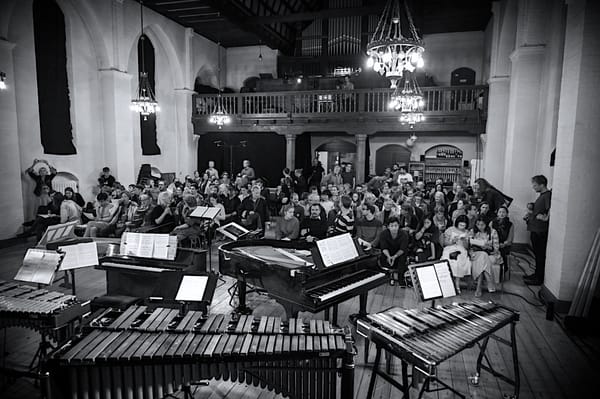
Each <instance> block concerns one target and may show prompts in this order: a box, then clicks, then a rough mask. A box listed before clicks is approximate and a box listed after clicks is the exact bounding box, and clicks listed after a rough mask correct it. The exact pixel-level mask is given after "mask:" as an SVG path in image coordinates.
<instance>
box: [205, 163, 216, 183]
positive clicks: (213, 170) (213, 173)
mask: <svg viewBox="0 0 600 399" xmlns="http://www.w3.org/2000/svg"><path fill="white" fill-rule="evenodd" d="M204 173H206V174H208V178H209V179H213V178H214V179H218V178H219V171H218V170H217V169H216V168H215V161H208V169H206V171H205V172H204Z"/></svg>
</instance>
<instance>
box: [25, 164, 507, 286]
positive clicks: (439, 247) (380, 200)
mask: <svg viewBox="0 0 600 399" xmlns="http://www.w3.org/2000/svg"><path fill="white" fill-rule="evenodd" d="M243 166H244V168H243V169H242V171H241V172H240V173H239V175H238V178H237V179H236V180H235V181H233V180H232V179H230V177H229V173H227V172H223V173H222V174H219V173H218V171H217V170H216V169H215V165H214V163H213V162H209V164H208V169H207V170H206V172H204V173H198V172H197V171H195V172H194V173H193V175H190V176H186V177H185V179H183V180H178V179H175V180H174V181H173V182H172V183H170V184H169V185H168V186H167V185H166V184H165V182H164V181H162V180H158V181H157V184H156V186H155V185H154V184H153V183H154V181H153V180H152V181H149V180H145V181H144V185H140V184H131V185H130V186H128V189H126V188H125V187H123V186H122V185H121V184H120V183H118V182H117V181H115V179H114V177H113V176H111V175H110V169H109V168H108V167H107V168H104V169H103V172H102V175H101V176H100V178H99V179H98V183H99V185H100V193H99V194H98V195H97V197H96V199H97V203H96V206H93V205H91V204H88V205H86V207H85V208H84V209H82V207H83V205H84V202H83V198H81V196H80V195H79V194H78V193H75V192H74V191H73V190H72V189H71V188H67V189H66V190H65V195H64V199H63V196H62V195H61V194H60V193H52V192H51V191H50V187H49V186H44V185H40V187H39V190H40V196H44V194H45V197H44V198H47V201H46V202H49V203H44V206H43V207H40V210H39V213H40V215H39V216H38V217H37V218H36V221H35V222H34V223H33V226H32V229H31V230H30V231H29V232H27V234H30V233H35V234H36V235H37V236H38V238H39V237H41V236H42V235H43V232H44V231H45V230H46V228H47V226H48V225H50V224H54V223H59V222H68V221H77V222H79V221H80V220H81V221H82V222H84V223H85V222H86V221H87V218H86V217H85V216H83V212H88V213H91V214H93V215H94V216H92V220H90V221H89V222H88V223H87V225H86V229H85V233H84V235H85V236H86V237H102V236H112V235H114V236H116V237H119V236H120V235H121V234H122V233H123V232H124V231H138V232H150V233H159V232H160V233H169V232H170V233H171V234H173V235H177V236H178V238H179V241H180V242H181V243H182V245H193V244H194V243H197V242H204V243H206V242H208V240H204V238H206V236H207V234H208V235H210V237H212V235H213V234H214V233H215V230H216V228H217V227H218V226H219V225H222V224H225V223H229V222H231V221H235V222H238V223H240V224H242V225H244V226H245V227H246V228H248V229H250V230H258V231H260V232H264V231H265V225H266V223H268V222H271V216H275V215H279V216H280V217H281V218H279V219H277V220H276V221H275V224H274V226H275V229H274V235H275V237H276V238H277V239H280V240H297V239H302V240H306V241H315V240H320V239H323V238H326V237H327V236H331V235H337V234H344V233H349V234H351V235H352V236H353V237H355V238H356V239H357V240H358V241H359V242H360V243H361V244H362V245H363V247H364V248H365V249H366V250H373V251H381V260H380V264H381V265H382V267H385V268H387V269H389V270H390V271H391V274H392V275H391V282H392V283H395V282H396V281H398V282H400V284H401V285H404V273H405V272H406V270H407V262H408V261H427V260H435V259H438V258H440V257H441V258H442V259H448V260H449V262H450V265H451V267H452V271H453V274H454V276H455V277H456V281H455V284H456V287H457V290H458V291H459V292H460V284H459V283H460V279H461V278H463V277H464V276H469V275H471V276H472V277H473V279H474V281H476V282H477V289H476V292H475V294H476V295H477V296H479V295H481V294H482V285H483V280H484V279H485V280H486V281H487V288H488V290H489V291H491V292H493V291H494V289H495V286H494V267H496V268H497V267H498V266H497V265H501V264H506V263H507V255H508V252H509V251H510V246H511V244H512V240H513V226H512V223H511V222H510V220H509V218H508V209H507V208H506V207H505V206H504V205H502V204H500V205H498V204H499V203H500V196H501V197H502V199H503V200H504V199H505V197H504V195H503V194H501V193H499V192H498V191H497V190H495V189H493V187H492V186H491V185H489V183H487V182H486V181H483V180H478V184H474V187H473V188H472V189H471V187H467V186H464V185H462V184H460V183H455V184H454V185H453V186H452V189H449V186H448V185H447V186H445V187H444V185H443V183H444V182H443V181H441V180H437V181H435V182H428V183H427V186H426V184H425V183H424V182H422V181H412V180H413V179H412V177H411V178H409V176H410V175H409V174H408V173H405V171H403V170H401V168H400V166H399V165H394V168H393V170H392V168H386V169H385V172H384V174H383V175H382V176H373V177H371V178H370V180H369V182H368V183H367V184H364V183H363V182H356V178H355V175H354V172H353V167H352V165H351V164H349V163H346V164H344V165H337V164H335V165H333V166H332V167H331V172H330V173H329V174H328V175H326V176H324V177H323V172H324V171H323V169H322V167H321V165H320V163H319V162H318V160H316V159H315V160H313V165H312V167H311V169H310V170H307V173H306V174H304V175H303V173H302V172H303V171H302V170H301V169H298V170H295V171H293V172H292V171H290V170H289V169H287V168H286V169H284V170H283V172H282V178H281V180H280V185H279V186H277V187H276V188H275V189H271V190H269V189H268V188H266V187H265V186H264V184H263V180H262V179H261V178H260V176H257V174H256V172H255V171H254V169H253V168H252V167H251V166H250V162H249V161H248V160H246V161H244V163H243ZM43 173H46V172H44V171H42V174H43ZM307 179H308V180H309V182H310V187H309V185H308V183H307ZM426 187H428V188H426ZM429 187H431V189H429ZM490 187H491V188H490ZM494 190H495V191H494ZM50 194H52V195H50ZM490 199H491V200H493V201H495V204H494V206H496V209H497V213H494V212H493V209H491V206H490V203H489V202H488V201H489V200H490ZM111 200H112V204H111ZM197 206H210V207H218V208H220V212H219V214H218V215H217V217H216V218H215V219H214V221H212V222H207V221H202V220H199V219H195V218H191V217H190V214H191V212H192V211H193V210H194V209H195V208H196V207H197ZM198 239H199V241H198ZM471 239H473V240H475V241H473V243H474V244H472V245H470V240H471ZM477 240H479V241H477Z"/></svg>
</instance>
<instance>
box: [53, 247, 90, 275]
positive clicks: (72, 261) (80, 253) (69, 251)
mask: <svg viewBox="0 0 600 399" xmlns="http://www.w3.org/2000/svg"><path fill="white" fill-rule="evenodd" d="M58 249H59V250H60V251H62V252H64V253H65V256H64V257H63V260H62V262H61V264H60V268H59V269H58V270H71V269H78V268H80V267H86V266H95V265H97V264H98V247H97V245H96V243H95V242H87V243H82V244H77V245H67V246H64V247H58Z"/></svg>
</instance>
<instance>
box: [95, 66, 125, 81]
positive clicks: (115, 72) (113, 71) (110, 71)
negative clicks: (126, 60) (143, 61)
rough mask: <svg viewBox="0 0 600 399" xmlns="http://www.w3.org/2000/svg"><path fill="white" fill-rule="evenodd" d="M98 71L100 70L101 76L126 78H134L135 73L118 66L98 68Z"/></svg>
mask: <svg viewBox="0 0 600 399" xmlns="http://www.w3.org/2000/svg"><path fill="white" fill-rule="evenodd" d="M98 72H100V76H111V75H112V76H118V77H121V78H125V79H131V78H133V74H131V73H129V72H127V71H122V70H120V69H118V68H114V67H112V68H100V69H98Z"/></svg>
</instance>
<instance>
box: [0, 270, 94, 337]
mask: <svg viewBox="0 0 600 399" xmlns="http://www.w3.org/2000/svg"><path fill="white" fill-rule="evenodd" d="M89 311H90V304H89V301H85V302H82V301H80V300H78V299H77V298H76V297H75V296H73V295H68V294H63V293H62V292H56V291H48V290H46V289H38V288H36V287H33V286H30V285H23V284H19V283H16V282H8V281H0V328H7V327H24V328H31V329H33V330H36V331H39V332H40V333H42V334H43V335H46V336H48V337H50V338H52V339H53V340H54V341H57V342H61V341H65V340H66V339H68V338H70V337H71V335H72V333H73V328H72V327H73V322H74V321H76V320H78V319H80V318H81V317H82V316H83V315H84V314H86V313H89Z"/></svg>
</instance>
